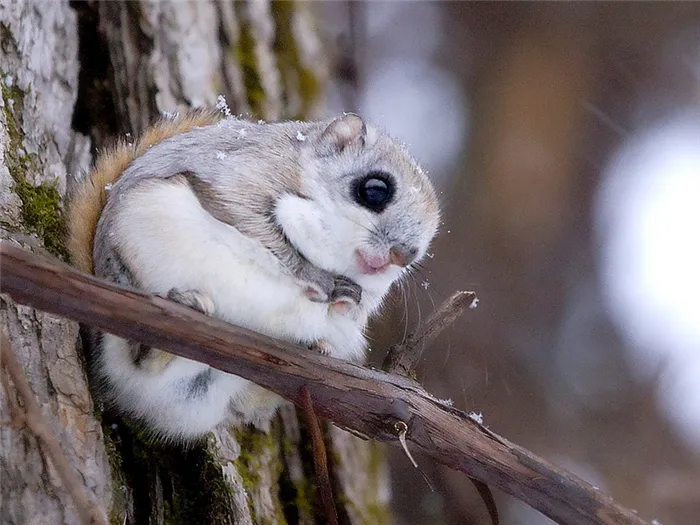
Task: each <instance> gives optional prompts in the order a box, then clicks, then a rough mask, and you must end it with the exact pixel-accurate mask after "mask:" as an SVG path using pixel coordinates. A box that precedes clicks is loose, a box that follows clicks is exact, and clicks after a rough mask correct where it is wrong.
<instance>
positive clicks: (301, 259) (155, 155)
mask: <svg viewBox="0 0 700 525" xmlns="http://www.w3.org/2000/svg"><path fill="white" fill-rule="evenodd" d="M72 193H73V195H72V197H71V199H70V202H69V207H68V225H69V241H68V247H69V251H70V253H71V259H72V262H73V264H74V265H75V266H77V267H78V268H79V269H81V270H83V271H85V272H88V273H94V275H96V276H97V277H100V278H103V279H106V280H108V281H112V282H115V283H117V284H119V285H122V286H125V287H131V288H137V289H141V290H145V291H148V292H151V293H154V294H158V295H161V296H164V297H168V298H170V299H172V300H175V301H177V302H180V303H182V304H185V305H187V306H190V307H192V308H195V309H197V310H199V311H201V312H203V313H205V314H207V315H211V316H213V317H216V318H219V319H221V320H224V321H226V322H229V323H232V324H235V325H238V326H242V327H245V328H248V329H250V330H254V331H257V332H260V333H263V334H266V335H268V336H271V337H276V338H279V339H283V340H286V341H290V342H293V343H300V344H303V345H306V346H308V347H310V348H316V349H319V350H320V351H322V352H324V353H327V354H330V355H331V356H333V357H337V358H341V359H347V360H355V361H359V360H361V359H362V358H363V357H364V352H365V348H366V346H367V343H366V340H365V337H364V330H365V327H366V325H367V321H368V318H369V317H370V316H372V315H373V314H375V313H376V312H377V311H378V309H379V307H380V305H381V303H382V299H383V298H384V297H385V295H386V293H387V292H388V290H389V288H390V286H391V284H392V283H393V282H394V281H396V280H397V279H399V278H400V277H401V276H402V275H404V274H405V273H406V272H407V271H408V270H410V268H411V267H412V266H413V265H414V264H415V263H416V262H417V261H419V260H420V259H421V258H422V257H423V256H424V255H425V253H426V251H427V249H428V245H429V244H430V242H431V240H432V238H433V237H434V235H435V232H436V230H437V227H438V221H439V210H438V202H437V198H436V195H435V190H434V188H433V186H432V184H431V182H430V180H429V179H428V177H427V176H426V175H425V173H424V172H423V170H422V169H421V168H420V167H419V165H418V164H417V163H416V162H415V161H414V160H413V159H412V158H411V156H410V155H409V154H408V152H407V151H406V150H405V148H404V147H403V146H401V145H399V144H397V143H396V142H395V141H393V140H392V139H391V138H389V137H388V136H387V135H386V134H384V133H382V132H380V131H379V130H377V129H376V128H374V127H372V126H370V125H367V124H366V123H365V122H364V121H363V120H362V119H361V118H360V117H359V116H357V115H355V114H351V113H347V114H344V115H342V116H339V117H337V118H333V119H327V120H323V121H319V122H299V121H296V122H280V123H265V122H262V121H259V122H257V123H256V122H250V121H247V120H242V119H239V118H234V117H230V116H225V115H223V114H221V113H220V112H218V111H214V110H197V111H191V112H188V113H186V114H184V115H182V116H175V117H172V118H165V119H163V120H161V121H160V122H159V123H157V124H155V125H154V126H152V127H150V128H149V129H148V130H146V132H145V133H144V134H143V136H142V137H141V138H140V140H138V141H136V142H135V143H134V144H126V143H122V144H119V145H117V146H115V147H114V148H113V149H111V150H108V151H106V152H105V153H103V154H101V155H100V156H99V157H98V158H97V160H96V162H95V166H94V168H93V169H92V171H91V172H90V173H89V175H88V176H87V177H86V178H85V179H84V180H83V181H81V182H80V183H78V185H77V187H76V188H75V189H74V191H73V192H72ZM94 339H95V341H94V344H93V345H92V346H93V348H92V360H91V361H92V365H91V373H92V374H93V377H94V378H95V380H96V383H97V385H98V392H99V393H100V397H102V399H103V400H104V402H105V403H107V404H108V405H111V406H112V407H114V408H116V409H117V410H118V411H120V412H122V413H125V414H128V415H129V416H131V417H133V418H135V419H136V420H138V421H139V422H141V423H142V424H143V425H144V426H145V428H146V429H147V430H148V431H149V432H150V433H151V434H152V435H154V436H157V437H159V438H161V439H164V440H169V441H176V442H187V441H191V440H193V439H196V438H198V437H200V436H202V435H204V434H206V433H207V432H209V431H211V430H212V429H213V428H214V427H216V426H217V425H218V424H220V423H228V424H239V425H240V424H249V423H252V424H257V425H263V426H264V425H265V424H266V422H269V420H270V419H271V417H272V416H273V415H274V413H275V411H276V409H277V407H278V406H279V405H280V404H281V402H282V400H281V398H279V397H278V396H277V395H275V394H273V393H271V392H269V391H267V390H264V389H263V388H261V387H259V386H257V385H255V384H253V383H251V382H249V381H247V380H245V379H243V378H241V377H238V376H235V375H232V374H228V373H225V372H222V371H219V370H216V369H213V368H211V367H210V366H209V365H206V364H203V363H198V362H195V361H192V360H189V359H185V358H182V357H178V356H174V355H172V354H169V353H166V352H164V351H162V350H158V349H154V348H150V347H148V346H145V345H142V344H139V343H135V342H132V341H127V340H124V339H121V338H119V337H116V336H113V335H111V334H106V333H104V334H97V337H95V338H94Z"/></svg>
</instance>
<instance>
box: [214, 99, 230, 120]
mask: <svg viewBox="0 0 700 525" xmlns="http://www.w3.org/2000/svg"><path fill="white" fill-rule="evenodd" d="M216 109H218V110H219V111H221V112H222V113H223V114H224V115H226V116H227V117H230V116H231V110H230V109H229V107H228V104H227V103H226V97H224V96H223V95H219V96H218V97H216Z"/></svg>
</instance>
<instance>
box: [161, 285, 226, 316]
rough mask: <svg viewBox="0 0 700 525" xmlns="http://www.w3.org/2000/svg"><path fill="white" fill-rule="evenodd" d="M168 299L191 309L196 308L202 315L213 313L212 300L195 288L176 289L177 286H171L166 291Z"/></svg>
mask: <svg viewBox="0 0 700 525" xmlns="http://www.w3.org/2000/svg"><path fill="white" fill-rule="evenodd" d="M168 299H170V300H171V301H175V302H176V303H180V304H182V305H185V306H189V307H190V308H192V309H193V310H197V311H198V312H200V313H203V314H204V315H212V314H213V313H214V308H215V307H214V301H212V300H211V299H210V298H209V297H208V296H206V295H204V294H203V293H202V292H198V291H197V290H178V289H177V288H171V289H170V291H169V292H168Z"/></svg>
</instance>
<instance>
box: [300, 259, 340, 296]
mask: <svg viewBox="0 0 700 525" xmlns="http://www.w3.org/2000/svg"><path fill="white" fill-rule="evenodd" d="M297 278H298V279H299V281H300V282H301V285H302V286H303V287H304V294H305V295H306V297H307V298H308V299H309V301H312V302H314V303H327V302H328V301H329V300H330V297H331V295H332V294H333V289H334V288H335V277H333V274H331V273H330V272H327V271H326V270H322V269H321V268H318V267H316V266H313V265H311V264H310V263H309V264H307V265H304V267H303V268H302V269H301V270H300V271H299V273H298V274H297Z"/></svg>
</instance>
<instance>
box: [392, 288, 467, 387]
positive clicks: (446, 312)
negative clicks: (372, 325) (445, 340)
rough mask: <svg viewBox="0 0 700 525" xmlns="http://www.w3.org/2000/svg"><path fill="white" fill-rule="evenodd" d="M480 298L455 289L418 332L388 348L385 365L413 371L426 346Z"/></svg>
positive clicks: (403, 373) (403, 371) (401, 371)
mask: <svg viewBox="0 0 700 525" xmlns="http://www.w3.org/2000/svg"><path fill="white" fill-rule="evenodd" d="M477 301H478V299H477V298H476V294H475V293H474V292H455V293H454V294H453V295H452V296H451V297H450V298H449V299H447V300H446V301H445V302H444V303H442V305H441V306H440V308H438V309H437V310H435V312H434V313H433V314H432V315H431V316H430V317H429V318H428V320H427V321H425V323H423V324H422V325H420V326H419V327H418V329H417V330H416V331H415V332H413V333H412V334H409V335H408V337H406V339H404V340H403V341H401V342H400V343H398V344H395V345H393V346H392V347H391V348H389V352H388V353H387V355H386V358H384V363H383V364H382V368H383V369H384V370H386V371H387V372H393V373H397V374H402V375H407V374H408V373H410V372H411V371H412V370H413V369H414V368H415V367H416V366H417V365H418V361H420V358H421V355H423V350H425V348H426V347H428V346H429V345H430V343H432V342H433V341H434V340H435V339H436V338H437V336H438V335H440V333H441V332H442V331H443V330H444V329H445V328H447V327H448V326H450V325H451V324H452V323H454V322H455V320H457V318H458V317H459V316H460V315H462V314H463V313H464V312H465V311H466V310H467V308H473V307H474V306H475V305H476V303H477Z"/></svg>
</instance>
